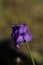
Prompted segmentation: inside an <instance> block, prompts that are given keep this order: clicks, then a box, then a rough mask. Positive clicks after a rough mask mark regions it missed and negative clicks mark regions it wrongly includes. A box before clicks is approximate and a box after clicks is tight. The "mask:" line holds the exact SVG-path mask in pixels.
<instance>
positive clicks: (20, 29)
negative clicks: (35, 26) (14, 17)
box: [11, 24, 32, 48]
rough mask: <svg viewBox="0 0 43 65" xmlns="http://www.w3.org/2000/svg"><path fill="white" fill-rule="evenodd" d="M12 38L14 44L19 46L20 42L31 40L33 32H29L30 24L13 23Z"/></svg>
mask: <svg viewBox="0 0 43 65" xmlns="http://www.w3.org/2000/svg"><path fill="white" fill-rule="evenodd" d="M11 37H12V40H13V41H14V46H15V47H18V48H19V45H18V43H19V42H24V41H25V42H29V41H30V40H31V39H32V34H31V33H30V32H29V29H28V26H27V25H26V24H21V25H17V24H15V25H14V24H13V25H12V34H11Z"/></svg>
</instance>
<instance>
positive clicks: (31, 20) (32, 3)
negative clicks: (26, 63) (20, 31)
mask: <svg viewBox="0 0 43 65" xmlns="http://www.w3.org/2000/svg"><path fill="white" fill-rule="evenodd" d="M21 23H26V24H27V25H28V26H29V28H30V32H31V33H32V35H33V40H32V41H31V42H29V45H30V48H31V51H32V56H33V58H34V59H35V60H36V62H38V63H41V64H43V0H0V40H2V39H4V38H10V37H11V26H12V24H21ZM20 46H21V48H20V51H21V52H22V53H24V54H26V55H27V50H26V48H25V45H24V44H23V46H22V45H20Z"/></svg>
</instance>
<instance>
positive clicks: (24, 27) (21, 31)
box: [19, 24, 28, 34]
mask: <svg viewBox="0 0 43 65" xmlns="http://www.w3.org/2000/svg"><path fill="white" fill-rule="evenodd" d="M26 32H28V26H27V25H26V24H22V25H20V28H19V34H22V33H26Z"/></svg>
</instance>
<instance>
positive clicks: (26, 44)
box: [25, 43, 35, 65]
mask: <svg viewBox="0 0 43 65" xmlns="http://www.w3.org/2000/svg"><path fill="white" fill-rule="evenodd" d="M25 46H26V48H27V51H28V56H29V54H30V57H31V60H32V63H33V65H35V62H34V60H33V57H32V53H31V50H30V47H29V45H28V43H25Z"/></svg>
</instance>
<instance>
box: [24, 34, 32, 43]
mask: <svg viewBox="0 0 43 65" xmlns="http://www.w3.org/2000/svg"><path fill="white" fill-rule="evenodd" d="M24 40H25V41H27V42H28V41H30V40H32V34H31V33H28V34H27V33H26V34H25V35H24Z"/></svg>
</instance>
